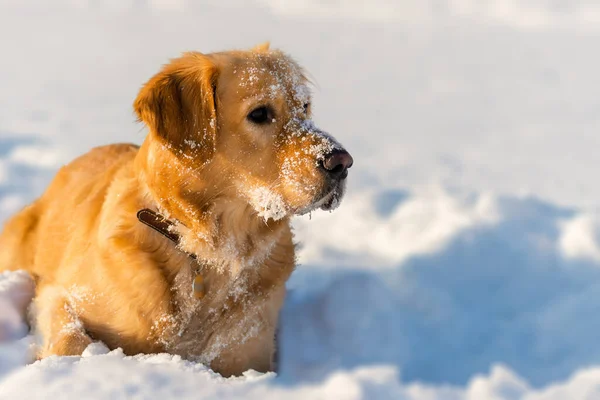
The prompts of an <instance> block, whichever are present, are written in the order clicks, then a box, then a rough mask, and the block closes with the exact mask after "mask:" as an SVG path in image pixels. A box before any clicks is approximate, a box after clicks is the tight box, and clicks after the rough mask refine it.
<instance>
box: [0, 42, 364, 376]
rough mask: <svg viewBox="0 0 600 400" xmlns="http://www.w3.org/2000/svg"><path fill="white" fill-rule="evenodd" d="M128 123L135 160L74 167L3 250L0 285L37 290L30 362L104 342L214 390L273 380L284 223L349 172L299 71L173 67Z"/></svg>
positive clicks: (127, 152) (90, 161) (292, 66)
mask: <svg viewBox="0 0 600 400" xmlns="http://www.w3.org/2000/svg"><path fill="white" fill-rule="evenodd" d="M134 110H135V113H136V114H137V116H138V118H139V120H140V121H141V122H143V123H144V124H145V125H146V126H147V128H148V134H147V136H146V138H145V140H144V141H143V143H142V145H141V146H139V147H138V146H136V145H133V144H113V145H107V146H103V147H98V148H95V149H92V150H91V151H90V152H88V153H87V154H85V155H83V156H81V157H79V158H77V159H75V160H74V161H72V162H71V163H70V164H68V165H66V166H64V167H63V168H62V169H61V170H60V171H59V172H58V173H57V175H56V176H55V178H54V179H53V181H52V182H51V183H50V185H49V187H48V188H47V190H46V191H45V193H43V195H42V196H41V197H40V198H38V199H37V200H36V201H34V202H33V203H32V204H30V205H29V206H27V207H25V208H24V209H23V210H22V211H20V212H19V213H18V214H16V215H15V216H14V217H13V218H12V219H9V220H8V222H7V223H6V225H5V227H4V230H3V232H2V234H1V235H0V271H2V270H26V271H28V272H29V273H30V274H31V276H32V277H33V278H34V281H35V284H36V294H35V298H34V302H33V304H32V306H31V312H30V314H31V318H30V319H31V324H32V326H33V329H34V331H35V332H36V334H37V335H38V337H39V341H40V344H39V351H38V357H39V358H44V357H47V356H50V355H80V354H81V353H82V352H83V351H84V350H85V348H86V347H87V346H88V345H89V344H90V343H92V342H93V341H94V340H100V341H102V342H103V343H105V344H106V345H107V346H108V347H109V348H110V349H115V348H122V349H123V351H124V353H125V354H129V355H134V354H138V353H157V352H168V353H172V354H178V355H181V356H182V357H183V358H186V359H189V360H193V361H197V362H202V363H204V364H206V365H207V366H210V368H212V369H213V370H214V371H216V372H218V373H220V374H222V375H223V376H231V375H239V374H241V373H242V372H244V371H246V370H248V369H254V370H256V371H270V370H272V369H273V353H274V347H275V345H274V335H275V331H276V327H277V323H278V313H279V310H280V308H281V307H282V304H283V301H284V296H285V282H286V280H287V279H288V278H289V276H290V274H291V273H292V271H293V270H294V267H295V261H296V260H295V245H294V242H293V237H292V231H291V227H290V219H291V217H292V216H294V215H300V214H305V213H308V212H310V211H312V210H315V209H318V208H320V209H323V210H333V209H334V208H335V207H337V206H338V205H339V203H340V201H341V199H342V196H343V194H344V190H345V185H346V180H347V179H346V178H347V175H348V169H349V168H350V167H351V166H352V163H353V159H352V157H351V156H350V154H349V153H348V152H347V151H346V150H345V149H344V148H343V147H342V146H341V145H340V144H339V143H338V142H337V141H336V140H335V139H334V138H333V137H332V136H330V135H328V134H327V133H325V132H324V131H322V130H320V129H319V128H317V127H316V126H315V124H314V123H313V122H312V120H311V94H310V90H309V81H308V79H307V78H306V76H305V73H304V72H303V70H302V69H301V67H300V66H299V65H298V64H297V63H296V62H295V61H294V60H293V59H292V58H291V57H289V56H288V55H286V54H285V53H283V52H281V51H279V50H273V49H271V48H270V46H269V44H268V43H267V44H264V45H259V46H257V47H255V48H253V49H251V50H243V51H242V50H240V51H227V52H217V53H210V54H202V53H198V52H190V53H184V54H183V55H182V56H181V57H180V58H177V59H174V60H171V62H170V63H168V64H167V65H165V66H164V67H163V68H162V69H161V70H160V71H159V72H158V73H157V74H156V75H155V76H153V77H152V78H151V79H150V80H149V81H148V82H147V83H146V84H145V85H143V87H142V88H141V90H140V92H139V94H138V96H137V98H136V99H135V102H134Z"/></svg>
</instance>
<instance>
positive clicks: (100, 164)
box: [0, 144, 137, 278]
mask: <svg viewBox="0 0 600 400" xmlns="http://www.w3.org/2000/svg"><path fill="white" fill-rule="evenodd" d="M135 152H137V146H134V145H130V144H115V145H109V146H102V147H97V148H95V149H93V150H91V151H90V152H88V153H87V154H85V155H83V156H81V157H79V158H77V159H75V160H74V161H73V162H71V163H69V164H68V165H66V166H65V167H63V168H62V169H61V170H60V171H59V173H58V174H57V176H56V177H55V178H54V180H53V181H52V182H51V184H50V186H49V187H48V189H47V190H46V192H45V193H44V194H43V195H42V196H41V197H40V198H39V199H37V200H36V201H35V202H34V203H32V204H30V205H28V206H27V207H25V208H23V209H22V210H21V211H20V212H19V213H17V214H16V215H15V216H13V217H12V218H11V219H9V220H8V221H7V222H6V224H5V225H4V229H3V230H2V232H1V233H0V271H15V270H26V271H28V272H30V273H31V274H32V275H33V277H34V278H38V271H37V270H36V262H35V257H36V252H37V242H38V240H52V241H53V242H55V245H56V246H57V247H60V241H61V240H62V239H67V238H66V237H65V238H61V237H60V236H55V235H53V234H54V233H57V232H39V229H38V228H39V226H40V225H42V226H44V225H46V226H47V225H48V224H47V223H46V224H44V223H40V222H42V221H43V220H44V219H47V218H48V217H47V216H46V215H45V214H46V213H47V212H48V211H50V213H52V210H54V209H56V208H58V209H64V208H65V207H69V201H65V200H67V199H69V198H71V199H72V196H73V195H75V192H76V191H77V190H78V189H80V187H81V182H82V181H88V182H93V181H94V179H95V178H96V176H97V175H99V174H103V173H106V171H107V169H109V168H110V167H111V166H112V165H114V164H115V163H116V162H117V161H118V160H120V159H121V158H122V156H123V155H126V156H127V154H130V155H131V158H132V157H133V155H134V154H135ZM49 193H51V194H50V195H49ZM46 222H48V221H46ZM62 222H64V223H69V222H70V221H60V220H54V221H52V224H50V225H51V226H52V227H53V228H56V227H57V225H62V224H61V223H62ZM50 238H52V239H50Z"/></svg>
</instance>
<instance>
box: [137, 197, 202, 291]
mask: <svg viewBox="0 0 600 400" xmlns="http://www.w3.org/2000/svg"><path fill="white" fill-rule="evenodd" d="M137 219H138V220H139V221H140V222H141V223H142V224H144V225H146V226H149V227H150V228H152V229H154V230H155V231H156V232H158V233H160V234H161V235H163V236H164V237H166V238H167V239H169V240H170V241H171V242H173V243H175V245H176V246H178V247H179V243H180V242H181V236H179V234H178V233H177V232H175V229H174V228H175V225H176V223H175V222H173V221H170V220H168V219H166V218H165V217H164V216H162V215H161V214H159V213H157V212H156V211H152V210H150V209H148V208H143V209H141V210H139V211H138V212H137ZM186 254H187V255H188V256H189V257H190V258H192V259H193V260H194V261H196V262H198V258H197V257H196V255H195V254H191V253H187V252H186ZM192 293H193V295H194V297H195V298H196V299H198V300H201V299H202V298H204V295H205V294H206V289H205V285H204V277H203V276H202V275H201V274H200V273H199V272H198V271H196V272H195V276H194V280H193V281H192Z"/></svg>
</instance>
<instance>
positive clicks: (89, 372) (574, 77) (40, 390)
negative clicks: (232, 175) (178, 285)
mask: <svg viewBox="0 0 600 400" xmlns="http://www.w3.org/2000/svg"><path fill="white" fill-rule="evenodd" d="M49 4H50V3H48V2H42V1H41V0H40V1H34V0H19V1H17V0H14V1H11V0H0V49H1V51H2V56H1V59H2V62H1V63H0V77H2V78H1V85H0V86H1V87H2V90H1V91H0V221H2V220H3V219H5V218H6V217H7V216H8V215H10V213H12V212H13V211H14V210H16V209H18V208H19V207H20V206H22V205H23V204H24V203H25V202H27V201H29V200H30V199H32V198H33V197H35V196H37V195H39V193H40V192H41V190H43V188H44V186H45V185H46V184H47V182H48V180H49V179H50V177H51V176H52V174H53V173H54V172H55V171H56V169H57V168H58V166H60V165H61V164H62V163H64V162H65V161H67V160H69V159H70V158H71V157H73V156H75V155H77V154H79V153H81V152H83V151H85V150H86V149H88V148H89V147H91V146H94V145H98V144H103V143H109V142H116V141H121V142H122V141H133V142H138V143H139V142H140V141H141V140H142V139H143V135H144V131H143V130H142V129H141V127H140V126H138V125H136V124H135V123H134V118H133V116H132V112H131V102H132V100H133V98H134V96H135V94H136V91H137V90H138V88H139V87H140V85H141V83H142V82H143V81H145V80H146V79H147V78H148V77H149V76H150V75H151V74H152V73H153V72H155V71H156V70H157V68H158V66H159V65H160V64H161V63H163V62H165V60H166V59H168V58H169V57H173V56H176V55H177V54H178V53H179V52H181V51H183V50H189V49H197V50H202V51H212V50H219V49H227V48H232V47H250V46H252V45H254V44H256V43H258V42H261V41H264V40H267V39H270V40H271V41H272V43H273V45H274V46H276V47H281V48H283V49H285V50H286V51H288V52H289V53H291V54H293V55H294V56H295V57H296V58H297V59H298V60H299V61H300V62H301V63H302V64H303V65H304V66H306V68H307V69H308V70H309V71H310V73H311V75H312V77H313V79H314V80H315V81H316V82H317V89H316V90H315V102H314V103H315V104H314V110H315V113H316V120H317V122H318V123H319V125H320V126H322V127H324V128H326V129H327V130H329V131H330V132H331V133H333V134H334V135H335V136H336V137H337V138H338V139H339V140H340V141H341V142H342V143H344V144H345V145H346V147H347V148H348V149H349V150H350V151H351V152H352V154H353V156H354V158H355V161H356V162H355V166H354V167H353V168H352V170H351V174H350V187H349V193H348V196H347V198H346V200H345V202H344V203H343V204H342V206H341V207H340V208H339V209H338V210H336V211H335V212H334V213H332V214H328V213H322V212H321V213H313V215H312V218H311V219H310V220H309V218H308V217H305V218H302V219H299V220H298V221H297V234H298V238H299V239H300V241H301V242H302V250H301V253H300V261H301V263H302V265H301V266H300V267H299V268H298V270H297V271H296V273H295V274H294V276H293V277H292V279H291V281H290V283H289V288H290V295H289V297H288V300H287V302H286V305H285V308H284V311H283V316H282V333H281V345H282V349H281V363H282V365H281V373H280V375H279V376H274V375H273V374H267V375H259V374H256V373H252V372H248V373H247V374H246V376H245V377H241V378H235V379H229V380H225V379H223V378H221V377H219V376H217V375H215V374H214V373H212V372H211V371H209V370H207V369H206V368H205V367H203V366H202V365H198V364H192V363H188V362H185V361H182V360H180V359H177V358H176V357H171V356H168V355H147V356H137V357H124V356H123V355H122V354H121V353H120V352H119V351H113V352H110V353H107V351H106V349H104V348H103V347H102V346H101V345H99V344H97V345H94V346H92V347H90V348H89V349H88V351H87V352H86V354H84V356H83V357H69V358H50V359H46V360H43V361H42V362H36V363H33V364H31V365H28V366H26V365H27V364H28V363H30V362H31V361H32V360H31V355H30V354H29V348H30V344H31V342H32V340H33V339H32V338H31V337H29V336H26V332H27V327H26V326H25V325H24V324H23V320H22V315H23V312H24V309H25V308H26V306H27V304H28V300H29V296H30V295H31V291H32V287H31V282H30V281H29V280H28V278H27V277H26V276H25V275H22V274H18V273H17V274H4V275H0V332H1V333H2V334H1V335H0V398H52V397H55V398H61V399H62V398H79V397H85V398H101V399H104V398H106V399H114V398H249V399H253V398H260V399H270V398H273V399H279V398H284V397H285V398H292V399H295V398H298V399H305V398H327V399H331V398H335V399H360V398H365V399H375V398H377V399H380V398H381V399H386V398H389V399H411V400H435V399H439V400H446V399H449V400H454V399H461V400H462V399H465V400H466V399H469V400H492V399H493V400H500V399H502V400H504V399H507V400H513V399H529V400H533V399H536V400H542V399H544V400H550V399H552V400H554V399H561V400H562V399H598V398H600V348H598V346H597V345H596V342H597V332H598V331H600V319H598V317H597V315H598V314H599V312H600V208H599V207H598V205H599V204H600V185H597V184H595V179H594V177H595V173H594V172H595V171H596V170H599V169H600V158H599V157H597V149H598V148H599V147H600V135H598V134H597V130H598V129H599V128H600V117H599V115H600V114H598V113H597V109H598V108H599V106H600V100H599V99H600V97H599V96H598V93H600V78H599V77H598V76H599V75H598V74H597V71H598V70H600V55H598V53H597V51H594V49H596V48H597V45H598V41H599V40H600V24H599V22H600V6H598V5H595V4H594V3H593V2H587V1H583V0H581V1H579V0H578V1H567V0H562V1H561V0H530V1H527V2H525V1H515V0H512V1H509V0H495V1H486V2H481V1H478V0H447V1H443V0H442V1H439V0H438V1H434V0H428V1H424V0H387V1H386V0H376V1H370V2H364V1H360V0H353V1H348V0H345V1H342V0H331V1H327V2H319V1H317V0H308V1H300V0H294V1H286V2H283V1H276V0H256V1H255V2H254V3H251V2H247V1H241V0H239V1H236V0H230V1H223V2H220V3H217V2H210V1H197V2H192V1H186V0H177V1H167V0H152V1H151V0H145V1H144V0H113V1H109V0H97V1H91V0H90V1H83V0H79V1H78V0H70V1H68V0H56V1H53V2H52V3H51V4H52V5H49ZM217 4H218V5H217ZM0 251H1V249H0Z"/></svg>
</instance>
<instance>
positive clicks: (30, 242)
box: [0, 202, 39, 271]
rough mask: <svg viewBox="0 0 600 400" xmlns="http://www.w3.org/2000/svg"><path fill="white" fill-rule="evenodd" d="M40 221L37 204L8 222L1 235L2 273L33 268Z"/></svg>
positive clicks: (0, 268)
mask: <svg viewBox="0 0 600 400" xmlns="http://www.w3.org/2000/svg"><path fill="white" fill-rule="evenodd" d="M38 220H39V213H38V205H37V202H35V203H33V204H31V205H29V206H27V207H25V208H24V209H23V210H21V211H20V212H19V213H18V214H17V215H15V216H14V217H12V218H11V219H9V220H8V221H7V222H6V225H5V226H4V230H3V231H2V233H0V271H7V270H9V271H14V270H18V269H24V270H29V269H30V268H31V266H32V264H33V254H34V243H35V238H36V234H37V230H36V228H37V224H38Z"/></svg>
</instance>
